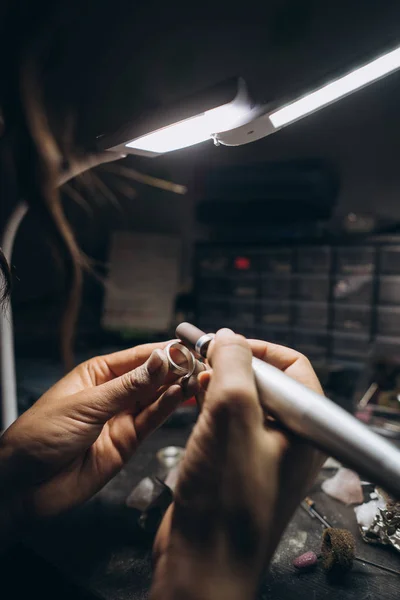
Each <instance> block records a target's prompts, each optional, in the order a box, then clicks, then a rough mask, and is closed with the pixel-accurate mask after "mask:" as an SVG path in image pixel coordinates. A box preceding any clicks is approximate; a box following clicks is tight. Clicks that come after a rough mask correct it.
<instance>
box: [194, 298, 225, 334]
mask: <svg viewBox="0 0 400 600" xmlns="http://www.w3.org/2000/svg"><path fill="white" fill-rule="evenodd" d="M197 307H198V316H199V319H202V320H203V321H210V322H211V323H216V324H219V323H221V324H220V325H218V326H219V327H222V322H224V323H227V322H228V320H229V318H230V302H229V299H228V298H227V299H226V300H213V299H200V300H199V302H198V304H197Z"/></svg>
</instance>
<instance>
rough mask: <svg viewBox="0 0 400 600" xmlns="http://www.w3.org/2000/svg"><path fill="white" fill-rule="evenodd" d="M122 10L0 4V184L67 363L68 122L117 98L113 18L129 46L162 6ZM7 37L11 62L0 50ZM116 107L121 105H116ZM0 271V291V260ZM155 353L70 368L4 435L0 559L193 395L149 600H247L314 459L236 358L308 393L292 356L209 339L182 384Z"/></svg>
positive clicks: (119, 6) (115, 6)
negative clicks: (194, 419) (23, 218)
mask: <svg viewBox="0 0 400 600" xmlns="http://www.w3.org/2000/svg"><path fill="white" fill-rule="evenodd" d="M134 4H135V3H132V2H127V1H123V0H116V1H115V0H114V1H113V2H112V3H111V2H108V3H107V2H103V3H99V2H88V3H86V4H85V6H84V7H82V6H81V3H78V2H68V3H63V2H61V0H60V1H59V2H54V0H52V1H51V2H50V1H47V2H43V3H41V4H40V6H38V5H37V3H32V2H28V1H27V0H26V1H24V0H13V1H12V2H10V3H9V4H8V5H7V4H6V6H5V7H2V10H3V14H2V15H1V16H2V17H3V18H1V19H0V23H1V27H2V31H1V34H2V35H1V36H0V39H1V43H3V44H4V47H3V48H2V52H1V53H0V56H1V60H3V64H2V80H1V84H2V86H1V91H0V106H1V113H2V114H1V116H2V120H1V123H2V131H1V138H0V149H1V169H2V178H3V180H5V181H6V189H7V190H11V191H12V193H13V195H14V197H15V198H21V197H23V198H24V199H26V201H27V202H29V204H30V207H31V210H34V211H36V213H37V215H38V216H39V217H40V219H41V222H42V223H43V226H44V227H45V228H46V229H47V230H48V231H49V232H50V233H51V234H52V235H53V238H54V239H55V240H56V241H57V242H58V245H59V247H60V248H61V251H62V255H63V256H64V258H65V261H66V264H67V265H68V267H69V269H68V275H69V277H68V281H69V289H70V296H69V306H68V310H67V313H66V314H67V317H66V319H65V320H64V326H63V331H62V340H63V346H64V356H65V357H66V358H67V359H68V358H69V359H70V348H71V340H72V331H73V329H74V327H73V326H74V322H75V319H76V314H77V310H78V307H79V302H78V298H79V290H80V285H81V270H82V268H85V267H87V261H86V260H85V259H84V258H83V257H82V255H81V254H80V252H79V249H78V247H77V244H76V242H75V239H74V236H73V234H72V231H71V229H70V227H69V225H68V223H67V221H66V219H65V216H64V213H63V210H62V207H61V204H60V200H59V195H58V191H57V185H58V182H59V181H60V179H62V178H63V177H64V176H65V172H66V171H67V172H68V170H69V169H75V168H76V165H77V164H79V165H81V167H80V168H82V165H84V166H85V165H87V166H90V164H92V163H93V162H96V156H95V157H94V158H93V147H92V145H91V143H90V142H89V141H87V139H86V138H85V135H83V133H82V130H83V128H82V127H81V125H82V126H83V124H84V123H85V120H86V119H87V118H88V106H90V107H92V106H95V104H96V103H95V102H94V100H95V99H96V94H97V95H99V90H101V89H102V88H105V89H106V90H107V92H106V93H110V92H109V91H110V90H111V91H115V94H117V91H116V90H114V88H113V86H112V85H107V84H106V82H105V81H104V74H105V73H108V76H109V77H110V78H111V73H114V75H115V69H114V66H115V65H114V64H111V65H110V63H112V59H113V58H114V60H115V61H116V57H117V56H119V58H121V57H122V58H124V57H125V56H126V54H127V53H126V50H127V41H126V40H125V41H124V36H123V35H122V33H123V32H125V33H126V32H127V29H128V25H127V23H128V24H130V23H131V22H132V23H135V24H136V29H135V36H133V37H132V43H136V44H137V45H138V46H137V47H138V48H139V47H140V43H141V42H143V43H145V41H146V40H147V38H148V37H149V33H148V32H149V30H151V31H152V32H154V29H157V27H158V28H159V29H161V30H163V28H165V27H166V23H167V21H166V20H165V19H164V18H163V15H161V12H160V11H161V10H167V9H166V7H165V5H163V6H161V5H157V6H158V13H157V14H158V17H159V20H158V21H157V23H155V22H154V19H153V21H151V22H149V20H148V19H150V18H151V15H152V12H151V11H152V9H154V6H153V3H151V2H147V3H146V4H145V5H144V6H139V7H137V6H134V7H132V5H134ZM213 9H214V10H215V9H216V6H215V3H214V5H213ZM129 10H130V11H131V14H130V17H131V18H132V21H129ZM171 10H172V9H171V7H170V6H169V7H168V11H171ZM132 11H133V12H134V13H135V14H134V15H133V14H132ZM213 14H214V16H215V14H216V13H215V12H214V13H213ZM224 14H225V13H224ZM146 18H147V20H146ZM195 18H196V17H195V16H193V19H195ZM173 22H174V24H176V20H175V21H174V20H173ZM149 24H151V28H150V29H149ZM123 28H124V29H123ZM90 31H92V32H94V34H95V35H94V36H93V35H92V36H90V35H89V32H90ZM178 31H179V28H178ZM175 32H176V31H175ZM105 33H107V36H105V35H102V34H105ZM131 33H132V32H131ZM10 36H11V38H12V40H13V45H12V48H13V49H14V50H15V51H14V50H13V52H7V51H6V50H7V48H8V47H9V46H7V44H8V43H9V38H10ZM150 37H151V36H150ZM155 39H156V38H155V37H154V40H155ZM99 40H101V41H102V43H99ZM104 40H106V41H107V44H106V43H105V41H104ZM121 40H122V41H121ZM138 40H139V41H138ZM95 42H96V43H95ZM152 43H153V38H152V40H151V44H152ZM151 44H150V45H151ZM118 48H119V51H118ZM128 50H131V47H129V46H128ZM132 54H133V56H131V58H130V60H131V61H133V62H135V61H136V62H137V63H139V61H140V60H142V61H143V54H141V53H139V52H138V54H137V56H136V57H135V53H132V52H131V55H132ZM116 62H117V61H116ZM122 62H123V61H122ZM123 64H126V61H125V63H124V62H123ZM143 64H146V62H144V63H143ZM118 65H119V67H121V62H120V61H119V62H118ZM106 66H107V69H106ZM147 68H150V67H147ZM113 69H114V70H113ZM139 71H140V70H139ZM151 74H152V72H150V75H151ZM136 75H137V73H136ZM146 75H147V79H151V77H150V76H149V75H148V74H146ZM135 77H136V76H135ZM114 81H115V77H114ZM137 82H138V77H136V79H135V82H134V83H135V84H136V86H137V88H138V89H136V88H135V92H137V93H136V94H135V97H136V99H138V98H139V99H140V98H141V96H142V99H143V97H145V96H146V93H145V91H144V87H145V86H143V89H142V88H141V87H140V86H138V84H137ZM100 84H101V85H100ZM101 86H102V87H101ZM117 96H118V94H117ZM117 99H118V102H121V103H122V101H121V96H119V97H118V98H117ZM138 101H139V100H138ZM91 103H92V104H91ZM122 104H123V103H122ZM131 108H132V107H131ZM121 110H122V109H121ZM89 112H90V111H89ZM95 112H96V110H95ZM97 112H99V111H98V110H97ZM100 112H101V111H100ZM86 132H87V129H86ZM97 158H98V157H97ZM97 162H98V161H97ZM83 168H84V167H83ZM3 272H4V280H5V282H7V281H8V279H9V275H8V271H7V267H6V265H4V261H3ZM4 291H5V292H7V285H5V288H4ZM165 344H166V343H165V342H163V343H160V344H150V345H145V346H139V347H137V348H133V349H130V350H126V351H122V352H119V353H116V354H112V355H108V356H102V357H96V358H94V359H92V360H89V361H87V362H86V363H83V364H82V365H79V366H78V367H76V368H75V369H73V370H72V371H71V372H70V373H69V374H68V375H66V377H64V379H62V380H61V381H60V382H58V383H57V384H56V385H55V386H54V387H53V388H51V389H50V390H49V391H48V392H47V393H46V394H44V396H43V397H42V398H40V400H38V402H36V403H35V404H34V406H32V408H31V409H29V410H28V411H27V412H26V413H24V414H23V415H22V416H21V417H20V418H19V419H18V420H17V421H16V422H15V423H14V424H13V425H12V426H11V427H10V428H9V429H8V430H7V431H6V432H5V433H4V435H3V436H2V438H1V440H0V489H1V490H2V496H1V499H0V531H1V540H2V542H1V543H2V545H3V548H5V547H6V546H7V542H9V541H10V540H11V539H13V540H14V539H15V537H16V535H17V533H18V531H21V532H23V530H24V528H25V527H26V526H27V525H29V523H30V522H32V520H38V519H43V518H51V517H52V516H54V515H57V514H60V513H61V512H63V511H65V510H68V509H70V508H72V507H74V506H77V505H78V504H80V503H82V502H84V501H85V500H87V499H88V498H90V497H91V496H92V495H93V494H94V493H95V492H96V491H97V490H99V489H100V488H101V487H102V486H103V485H105V483H106V482H107V481H108V480H109V479H110V478H111V477H112V476H113V475H114V474H115V473H116V472H117V471H118V470H119V469H120V468H121V467H122V465H123V464H124V463H125V461H126V460H128V458H130V456H131V455H132V454H133V453H134V451H135V450H136V448H137V446H138V444H139V443H140V442H141V441H142V440H143V439H144V437H145V436H147V435H149V434H150V433H151V432H152V431H153V430H154V429H155V428H156V427H158V426H159V425H160V424H161V423H162V422H163V421H164V420H165V419H166V418H167V417H168V416H169V414H171V412H172V411H173V410H174V408H175V407H176V406H177V405H179V403H180V402H181V401H182V400H183V399H184V398H185V397H187V395H188V394H189V395H191V394H193V393H196V392H197V391H199V390H200V391H202V392H203V394H204V403H203V408H202V413H201V416H200V418H199V420H198V423H197V424H196V426H195V428H194V430H193V433H192V435H191V438H190V440H189V443H188V450H187V454H186V457H185V460H184V464H183V468H182V472H181V476H180V480H179V483H178V487H177V493H176V499H175V502H174V505H173V506H172V507H171V509H170V510H169V511H168V513H167V515H166V517H165V519H164V521H163V523H162V526H161V528H160V531H159V534H158V536H157V540H156V544H155V557H156V566H155V574H154V582H153V587H152V597H153V598H155V599H157V598H169V597H170V598H180V597H182V598H213V597H215V598H225V597H229V598H243V599H244V598H246V599H247V598H251V597H252V596H253V595H254V593H255V590H256V588H257V583H258V579H259V577H260V574H261V572H262V570H263V569H264V568H265V567H266V566H267V564H268V561H269V559H270V558H271V556H272V553H273V551H274V549H275V547H276V545H277V543H278V541H279V538H280V536H281V535H282V532H283V530H284V528H285V526H286V524H287V522H288V520H289V518H290V516H291V514H292V513H293V510H294V509H295V507H296V505H297V504H298V502H299V501H300V499H301V497H302V495H303V493H304V490H305V488H306V486H307V484H308V483H309V481H310V479H311V478H312V477H313V475H314V474H315V470H316V468H317V467H318V463H319V460H320V457H319V455H318V454H317V453H315V452H313V451H312V450H311V449H310V448H309V447H308V445H307V444H305V443H303V442H301V441H299V440H297V439H291V438H290V437H289V436H288V435H286V434H283V433H282V432H280V431H279V429H278V428H277V427H276V425H275V424H274V422H273V421H269V420H268V419H266V418H265V415H264V414H263V413H262V411H261V408H260V404H259V401H258V395H257V391H256V387H255V383H254V378H253V375H252V370H251V355H252V353H253V354H254V355H256V356H258V357H259V358H262V359H263V360H266V361H268V362H269V363H271V364H273V365H275V366H276V367H278V368H280V369H282V370H284V371H285V372H286V373H287V374H288V375H290V376H292V377H294V378H296V379H298V380H299V381H301V382H303V383H305V384H306V385H308V386H309V387H311V388H312V389H314V390H316V391H317V392H320V391H321V388H320V385H319V382H318V380H317V378H316V376H315V374H314V372H313V370H312V368H311V366H310V363H309V362H308V361H307V359H306V358H305V357H303V356H302V355H300V354H298V353H297V352H295V351H292V350H289V349H287V348H283V347H279V346H275V345H273V344H268V343H266V342H261V341H246V340H245V339H244V338H242V337H240V336H237V335H235V334H234V333H232V332H231V331H229V330H222V331H221V332H219V333H218V334H217V336H216V339H215V341H214V342H213V344H212V347H211V350H210V366H211V370H210V371H207V372H202V373H200V374H198V375H196V376H194V377H193V378H192V381H191V382H190V384H189V386H187V387H185V389H182V388H181V386H180V385H179V382H176V381H175V380H174V379H171V375H170V374H169V373H168V364H167V358H166V355H165V353H164V352H163V348H164V347H165ZM232 364H234V365H235V369H234V370H232V367H231V365H232ZM4 490H5V491H4ZM3 491H4V492H3ZM278 506H279V510H277V507H278Z"/></svg>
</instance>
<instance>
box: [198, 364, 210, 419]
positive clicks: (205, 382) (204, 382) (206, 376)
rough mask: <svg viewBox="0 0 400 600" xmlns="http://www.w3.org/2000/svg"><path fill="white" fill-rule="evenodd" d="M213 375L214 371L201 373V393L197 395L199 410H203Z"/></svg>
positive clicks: (199, 382) (199, 380)
mask: <svg viewBox="0 0 400 600" xmlns="http://www.w3.org/2000/svg"><path fill="white" fill-rule="evenodd" d="M211 375H212V369H207V370H205V371H203V372H202V373H199V375H198V378H197V381H198V384H199V391H198V392H197V394H196V402H197V406H198V407H199V410H201V409H202V408H203V405H204V401H205V398H206V392H207V389H208V386H209V383H210V379H211Z"/></svg>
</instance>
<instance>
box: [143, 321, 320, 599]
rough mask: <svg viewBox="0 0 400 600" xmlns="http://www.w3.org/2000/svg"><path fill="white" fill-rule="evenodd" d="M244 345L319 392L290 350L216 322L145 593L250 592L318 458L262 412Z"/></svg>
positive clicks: (309, 372)
mask: <svg viewBox="0 0 400 600" xmlns="http://www.w3.org/2000/svg"><path fill="white" fill-rule="evenodd" d="M252 353H253V354H254V355H255V356H257V357H258V358H260V359H263V360H266V361H267V362H269V363H270V364H272V365H274V366H276V367H277V368H280V369H281V370H283V371H285V372H286V373H287V374H288V375H289V376H291V377H293V378H295V379H297V380H298V381H300V382H301V383H303V384H305V385H307V386H308V387H310V388H312V389H314V391H316V392H318V393H322V390H321V387H320V384H319V382H318V379H317V377H316V375H315V373H314V371H313V369H312V367H311V365H310V363H309V361H308V360H307V359H306V358H305V357H304V356H303V355H301V354H299V353H298V352H295V351H294V350H290V349H288V348H284V347H282V346H276V345H275V344H268V343H267V342H261V341H254V340H253V341H249V342H248V341H247V340H245V339H244V338H243V337H241V336H238V335H235V334H233V333H232V332H231V331H229V330H221V331H220V332H218V334H217V336H216V338H215V340H214V342H213V343H212V345H211V347H210V352H209V355H210V365H211V367H212V371H211V372H204V373H201V374H200V375H199V380H200V383H201V385H202V386H203V388H206V390H207V391H206V394H205V399H204V404H203V408H202V412H201V415H200V417H199V420H198V422H197V424H196V426H195V428H194V430H193V433H192V435H191V437H190V440H189V442H188V445H187V451H186V455H185V459H184V461H183V464H182V469H181V473H180V478H179V481H178V485H177V488H176V490H175V502H174V504H173V505H172V506H171V507H170V510H169V511H168V512H167V514H166V515H165V518H164V520H163V522H162V524H161V527H160V530H159V532H158V536H157V539H156V543H155V547H154V550H155V559H156V569H155V574H154V580H153V587H152V596H151V598H152V599H153V600H156V599H158V598H163V600H165V599H169V598H177V599H178V598H185V599H196V600H200V599H201V600H203V599H206V598H207V600H211V599H212V598H218V599H221V598H225V597H227V598H228V597H229V598H230V600H236V599H239V598H240V599H241V600H242V599H243V600H244V599H246V600H248V599H250V598H252V597H253V595H254V594H255V591H256V588H257V585H258V582H259V578H260V575H261V573H262V571H263V569H264V568H265V567H266V565H267V564H268V562H269V560H270V559H271V557H272V555H273V552H274V551H275V548H276V546H277V544H278V542H279V539H280V537H281V535H282V533H283V531H284V529H285V527H286V525H287V523H288V521H289V519H290V518H291V516H292V514H293V512H294V510H295V508H296V506H297V505H298V503H299V502H300V501H301V499H302V497H303V496H304V494H305V491H306V488H307V485H309V484H310V483H311V480H312V478H313V477H314V476H315V474H316V472H317V470H318V468H319V466H320V464H321V461H322V458H321V455H320V454H319V453H318V452H317V451H315V450H314V449H313V448H311V446H309V444H307V443H306V442H304V441H302V440H300V439H298V438H296V437H294V436H291V435H288V434H287V433H283V432H282V431H281V430H279V428H278V427H277V426H276V423H275V422H273V421H268V420H266V419H265V415H264V413H263V411H262V409H261V406H260V403H259V399H258V393H257V389H256V385H255V380H254V375H253V371H252V366H251V359H252Z"/></svg>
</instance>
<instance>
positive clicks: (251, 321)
mask: <svg viewBox="0 0 400 600" xmlns="http://www.w3.org/2000/svg"><path fill="white" fill-rule="evenodd" d="M257 309H258V305H257V303H256V302H254V301H253V302H251V301H241V300H233V301H232V302H231V307H230V318H231V323H232V327H233V329H234V330H236V331H238V329H239V327H253V326H254V325H255V323H256V320H257Z"/></svg>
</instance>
